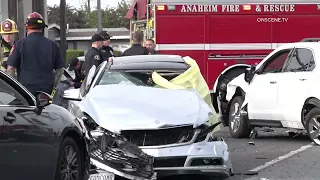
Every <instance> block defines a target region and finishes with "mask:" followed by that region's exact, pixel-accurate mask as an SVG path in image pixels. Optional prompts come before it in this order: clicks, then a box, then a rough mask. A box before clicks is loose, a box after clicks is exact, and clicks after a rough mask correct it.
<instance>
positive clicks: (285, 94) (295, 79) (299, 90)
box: [278, 47, 316, 129]
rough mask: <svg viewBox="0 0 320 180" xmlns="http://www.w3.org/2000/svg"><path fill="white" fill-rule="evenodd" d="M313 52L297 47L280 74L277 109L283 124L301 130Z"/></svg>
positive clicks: (313, 63)
mask: <svg viewBox="0 0 320 180" xmlns="http://www.w3.org/2000/svg"><path fill="white" fill-rule="evenodd" d="M314 57H315V56H314V52H313V50H312V49H310V48H306V47H297V48H295V49H294V51H293V53H292V55H291V56H290V58H289V59H288V61H287V62H286V65H285V67H284V69H283V71H282V73H281V77H280V79H279V81H281V83H280V84H279V89H278V104H279V106H278V108H279V109H280V111H281V112H283V118H282V119H283V120H284V122H283V124H284V125H285V126H286V127H290V128H301V129H303V126H302V124H301V110H302V107H303V105H304V102H305V100H306V99H307V98H308V97H309V95H308V94H309V83H310V82H311V81H310V78H312V76H313V75H314V74H313V70H314V68H315V65H316V64H315V60H314Z"/></svg>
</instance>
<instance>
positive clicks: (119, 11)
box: [89, 0, 130, 29]
mask: <svg viewBox="0 0 320 180" xmlns="http://www.w3.org/2000/svg"><path fill="white" fill-rule="evenodd" d="M129 8H130V5H129V3H128V2H127V1H125V0H122V1H121V2H119V3H118V6H117V7H106V8H105V9H103V10H102V26H103V27H104V28H118V27H126V28H128V29H129V28H130V21H129V20H128V19H125V18H124V17H125V15H126V14H127V12H128V10H129ZM97 15H98V12H97V10H94V11H91V13H90V14H89V26H90V27H91V28H95V27H97V26H98V23H97Z"/></svg>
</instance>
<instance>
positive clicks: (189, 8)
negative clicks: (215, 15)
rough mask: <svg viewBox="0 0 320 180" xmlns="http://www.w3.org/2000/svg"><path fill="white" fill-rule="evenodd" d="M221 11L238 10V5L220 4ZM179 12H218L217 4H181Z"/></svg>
mask: <svg viewBox="0 0 320 180" xmlns="http://www.w3.org/2000/svg"><path fill="white" fill-rule="evenodd" d="M221 11H222V12H240V5H222V6H221ZM181 12H218V5H183V6H182V8H181Z"/></svg>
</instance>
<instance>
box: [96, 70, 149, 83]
mask: <svg viewBox="0 0 320 180" xmlns="http://www.w3.org/2000/svg"><path fill="white" fill-rule="evenodd" d="M109 84H125V85H135V86H147V84H145V83H143V81H141V80H140V79H138V78H136V77H134V76H132V75H130V74H129V73H127V72H120V71H104V72H103V75H102V77H101V79H100V81H99V83H98V85H109Z"/></svg>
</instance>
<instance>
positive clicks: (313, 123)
mask: <svg viewBox="0 0 320 180" xmlns="http://www.w3.org/2000/svg"><path fill="white" fill-rule="evenodd" d="M319 120H320V115H316V116H314V117H313V118H312V119H311V120H310V121H309V124H308V130H309V136H310V138H311V139H312V140H313V141H314V142H315V143H316V144H318V145H319V144H320V121H319Z"/></svg>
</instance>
